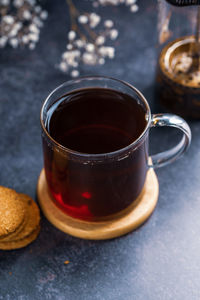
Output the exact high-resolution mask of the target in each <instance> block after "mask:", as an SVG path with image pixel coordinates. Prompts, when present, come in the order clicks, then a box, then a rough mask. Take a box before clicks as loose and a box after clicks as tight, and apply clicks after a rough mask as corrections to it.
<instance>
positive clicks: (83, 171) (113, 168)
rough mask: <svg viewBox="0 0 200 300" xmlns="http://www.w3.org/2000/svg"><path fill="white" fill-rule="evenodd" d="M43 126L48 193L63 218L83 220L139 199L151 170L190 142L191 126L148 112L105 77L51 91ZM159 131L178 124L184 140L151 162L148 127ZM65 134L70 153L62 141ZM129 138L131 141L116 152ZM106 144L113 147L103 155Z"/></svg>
mask: <svg viewBox="0 0 200 300" xmlns="http://www.w3.org/2000/svg"><path fill="white" fill-rule="evenodd" d="M63 109H64V115H62V110H63ZM135 112H136V113H135ZM56 120H57V121H56ZM56 122H57V123H58V122H60V123H59V126H60V127H56V126H57V124H56ZM54 123H55V124H54ZM66 124H67V125H66ZM54 125H55V126H54ZM41 126H42V141H43V153H44V169H45V175H46V181H47V184H48V188H49V192H50V195H51V196H52V199H53V201H54V202H55V204H56V205H57V206H58V207H59V208H60V209H62V210H63V211H64V212H65V213H66V214H68V215H70V216H72V217H75V218H78V219H82V220H87V221H98V220H102V219H104V218H108V217H109V218H112V216H115V215H116V214H118V213H120V212H122V211H123V210H124V209H126V208H127V207H128V206H129V205H131V204H132V203H133V202H134V201H136V199H137V198H138V196H139V195H140V194H141V192H142V189H143V186H144V183H145V178H146V174H147V171H148V169H149V168H157V167H161V166H164V165H166V164H168V163H171V162H173V161H174V160H175V159H177V158H178V157H180V155H181V154H183V153H184V152H185V151H186V149H187V148H188V146H189V145H190V141H191V131H190V128H189V126H188V125H187V123H186V122H185V121H184V120H183V119H182V118H180V117H179V116H176V115H172V114H156V115H151V111H150V108H149V104H148V102H147V100H146V99H145V97H144V96H143V95H142V94H141V93H140V91H138V90H137V89H136V88H135V87H133V86H132V85H130V84H128V83H126V82H124V81H120V80H117V79H113V78H108V77H98V76H97V77H94V76H93V77H83V78H79V79H75V80H71V81H68V82H66V83H64V84H62V85H61V86H59V87H58V88H56V89H55V90H54V91H53V92H52V93H51V94H50V95H49V96H48V97H47V99H46V101H45V102H44V104H43V106H42V110H41ZM66 126H67V127H66ZM157 126H159V127H160V126H161V127H162V126H171V127H176V128H178V129H180V130H181V131H182V133H183V137H182V140H181V141H180V143H179V144H177V145H176V146H175V147H174V148H172V149H170V150H167V151H165V152H162V153H159V154H156V155H153V156H151V161H150V160H149V152H148V145H149V130H150V128H151V127H157ZM54 127H55V128H54ZM65 127H66V128H65ZM77 128H78V129H77ZM65 130H66V132H65ZM77 130H78V131H77ZM79 131H80V132H79ZM85 131H87V133H85ZM77 132H78V133H77ZM127 132H128V133H127ZM134 132H136V133H137V134H136V135H135V136H134V134H135V133H134ZM108 133H109V134H110V135H108V136H106V134H108ZM91 134H92V135H91ZM65 135H66V142H67V143H68V142H69V145H70V147H69V148H68V147H66V145H68V144H63V142H62V138H63V136H65ZM121 136H122V139H121ZM90 137H92V138H93V140H92V141H91V140H90ZM126 137H127V139H128V138H129V137H130V138H129V139H128V142H127V141H126V142H125V144H123V143H122V144H120V143H119V144H118V147H116V149H115V144H116V143H118V142H119V140H120V139H121V140H123V141H124V140H126ZM105 140H106V142H105ZM121 140H120V141H121ZM70 143H71V144H70ZM106 143H108V144H109V143H110V144H109V146H108V145H106V147H107V148H106V147H105V149H108V150H107V151H105V153H104V146H105V144H106ZM126 143H128V144H126ZM73 145H75V146H73ZM80 145H81V146H80ZM95 145H98V147H99V151H98V148H97V149H96V148H95ZM79 146H80V151H79ZM81 147H82V148H81ZM88 147H89V148H88ZM112 147H114V148H112ZM100 148H102V149H100ZM82 149H86V150H85V151H83V150H82ZM88 149H89V150H88ZM90 149H91V150H90Z"/></svg>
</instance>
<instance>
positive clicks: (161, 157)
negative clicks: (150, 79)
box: [40, 75, 191, 168]
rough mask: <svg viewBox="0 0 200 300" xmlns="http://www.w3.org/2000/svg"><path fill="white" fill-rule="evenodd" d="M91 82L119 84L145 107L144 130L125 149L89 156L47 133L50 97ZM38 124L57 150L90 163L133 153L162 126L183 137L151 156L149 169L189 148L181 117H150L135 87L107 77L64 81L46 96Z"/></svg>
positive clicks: (189, 134) (167, 115)
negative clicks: (169, 147) (176, 129)
mask: <svg viewBox="0 0 200 300" xmlns="http://www.w3.org/2000/svg"><path fill="white" fill-rule="evenodd" d="M92 80H99V81H102V80H108V81H113V82H116V83H120V84H121V85H123V86H124V87H128V88H129V89H131V90H132V91H133V92H134V93H136V94H137V96H138V97H139V99H140V101H142V103H143V104H144V105H145V107H146V114H145V115H146V121H147V124H146V126H145V129H144V130H143V131H142V133H141V135H140V136H139V137H138V138H137V139H136V140H135V141H133V142H132V143H131V144H129V145H127V146H126V147H123V148H121V149H119V150H116V151H113V152H108V153H100V154H89V153H83V152H78V151H74V150H72V149H69V148H67V147H65V146H63V145H61V144H60V143H58V142H57V141H56V140H55V139H54V138H53V137H52V136H51V135H50V134H49V132H48V131H47V129H46V127H45V124H44V111H45V108H46V106H47V104H48V102H49V100H50V99H51V97H52V96H53V95H54V94H55V93H56V92H57V91H59V90H60V89H62V88H67V87H69V86H70V85H75V84H78V83H80V82H81V81H92ZM93 87H100V86H98V85H97V86H93ZM112 89H113V90H117V89H114V88H112ZM76 90H80V88H78V89H77V88H74V89H73V90H71V91H70V92H72V91H76ZM40 123H41V127H42V130H43V131H44V133H45V134H46V136H47V137H48V138H49V139H50V141H51V142H52V143H53V144H54V145H55V146H56V147H57V148H59V149H60V150H62V151H64V152H67V153H68V154H71V155H74V156H77V157H81V158H86V159H89V160H91V161H98V160H100V161H101V160H102V159H106V158H107V159H109V158H112V157H113V156H114V157H116V155H117V156H118V155H121V154H123V153H124V152H127V151H129V150H132V151H134V150H135V149H136V148H137V145H138V144H139V143H140V141H141V140H143V138H144V137H145V136H146V134H147V132H148V130H149V129H150V128H152V127H163V126H169V127H175V128H178V129H180V130H181V131H182V132H183V137H182V139H181V141H180V142H179V143H178V144H177V145H176V146H175V147H173V148H171V149H170V150H166V151H163V152H161V153H158V154H155V155H153V156H151V161H152V162H151V163H150V164H149V167H153V168H155V167H161V166H164V165H166V164H169V163H171V162H173V161H174V160H176V159H177V158H178V157H180V156H181V155H182V154H183V153H184V152H185V151H186V150H187V148H188V147H189V145H190V143H191V130H190V127H189V126H188V124H187V123H186V121H185V120H183V119H182V118H181V117H179V116H177V115H174V114H167V113H165V114H153V115H152V114H151V109H150V106H149V104H148V102H147V100H146V98H145V97H144V95H143V94H142V93H141V92H140V91H139V90H138V89H137V88H136V87H134V86H133V85H131V84H130V83H127V82H125V81H123V80H120V79H116V78H113V77H108V76H96V75H95V76H83V77H79V78H77V79H73V80H69V81H66V82H64V83H63V84H61V85H59V86H58V87H57V88H55V89H54V90H53V91H52V92H51V93H50V94H49V95H48V96H47V98H46V100H45V101H44V103H43V105H42V108H41V112H40Z"/></svg>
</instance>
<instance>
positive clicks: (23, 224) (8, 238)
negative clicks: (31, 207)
mask: <svg viewBox="0 0 200 300" xmlns="http://www.w3.org/2000/svg"><path fill="white" fill-rule="evenodd" d="M27 221H28V216H27V214H26V213H25V215H24V219H23V221H22V223H21V224H20V226H19V227H18V228H17V229H16V230H15V231H13V232H11V233H9V234H7V235H6V236H3V237H0V242H2V241H12V239H13V238H14V237H15V236H16V235H18V234H19V233H20V232H21V231H22V230H23V229H24V226H25V224H26V222H27Z"/></svg>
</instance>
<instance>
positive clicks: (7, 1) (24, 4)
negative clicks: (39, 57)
mask: <svg viewBox="0 0 200 300" xmlns="http://www.w3.org/2000/svg"><path fill="white" fill-rule="evenodd" d="M47 16H48V13H47V11H45V10H43V9H42V7H41V6H40V5H38V2H37V1H36V0H13V1H11V0H0V48H4V47H5V46H6V45H7V44H8V45H10V46H12V47H13V48H17V47H18V46H24V45H27V46H28V47H29V49H31V50H32V49H34V48H35V45H36V43H37V42H38V40H39V35H40V29H41V27H42V26H43V22H44V20H46V18H47Z"/></svg>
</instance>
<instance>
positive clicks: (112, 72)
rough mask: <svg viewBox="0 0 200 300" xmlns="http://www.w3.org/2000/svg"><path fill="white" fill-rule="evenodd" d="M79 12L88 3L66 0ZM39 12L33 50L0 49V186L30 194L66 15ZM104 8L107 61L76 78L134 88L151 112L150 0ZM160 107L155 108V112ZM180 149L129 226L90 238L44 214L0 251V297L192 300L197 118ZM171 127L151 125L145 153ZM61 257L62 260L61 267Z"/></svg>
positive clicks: (196, 256) (157, 146)
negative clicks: (140, 220)
mask: <svg viewBox="0 0 200 300" xmlns="http://www.w3.org/2000/svg"><path fill="white" fill-rule="evenodd" d="M76 2H77V5H78V6H79V7H80V8H83V6H84V5H85V8H88V9H89V7H91V6H90V3H89V1H82V0H80V1H76ZM46 8H47V10H48V11H49V18H48V20H47V22H46V23H45V26H44V28H43V29H42V31H41V39H40V42H39V44H38V45H37V47H36V50H35V51H29V50H26V49H22V50H13V49H11V48H9V47H7V48H5V49H3V50H0V64H1V69H0V138H1V143H0V166H1V172H0V185H4V186H8V187H11V188H14V189H16V190H17V191H18V192H23V193H27V194H29V195H30V196H32V197H33V198H35V199H36V185H37V179H38V175H39V173H40V170H41V168H42V165H43V158H42V151H41V139H40V123H39V113H40V107H41V104H42V102H43V100H44V99H45V97H46V96H47V95H48V93H49V92H50V91H51V90H52V89H53V88H55V87H56V86H57V85H59V84H60V83H62V82H64V81H66V80H68V79H69V76H67V75H64V74H62V73H61V72H60V71H59V70H58V69H56V68H55V65H56V63H58V62H59V59H60V56H61V53H62V52H63V51H64V48H65V45H66V38H67V30H68V28H69V17H68V13H67V6H66V4H65V1H64V0H62V1H61V0H60V1H53V0H49V1H48V2H46ZM102 12H103V13H104V16H105V18H106V17H107V18H109V16H110V14H111V13H112V17H113V18H114V20H115V22H116V24H117V28H118V29H119V31H120V37H119V39H118V42H117V43H118V45H117V49H116V50H117V53H116V57H115V59H114V60H110V61H108V62H107V63H106V64H105V65H104V66H102V67H90V68H89V67H86V66H85V67H83V68H82V75H88V74H93V73H95V74H105V75H109V76H113V77H116V78H119V79H124V80H126V81H128V82H130V83H132V84H134V85H135V86H136V87H137V88H139V89H140V90H141V91H142V92H143V93H144V95H145V96H146V97H147V99H148V101H149V102H150V105H151V108H152V111H153V112H157V111H158V110H160V108H159V106H158V104H157V102H156V99H155V98H154V74H155V67H156V55H157V48H156V17H157V12H156V1H154V0H150V1H149V0H146V1H145V0H141V1H139V11H138V12H137V13H135V14H132V13H130V12H129V11H128V9H127V8H125V7H122V6H121V7H112V8H102ZM162 111H164V110H162ZM190 125H191V129H192V134H193V142H192V145H191V147H190V150H189V151H188V152H187V153H186V155H185V156H184V157H183V158H182V159H180V160H178V161H177V162H175V163H174V164H172V165H169V166H167V167H164V168H162V169H159V170H157V171H156V172H157V175H158V178H159V183H160V196H159V201H158V205H157V207H156V210H155V212H154V213H153V215H152V216H151V218H150V219H149V220H148V221H147V222H146V223H145V224H144V225H143V226H142V227H141V228H139V229H138V230H136V231H134V232H132V233H130V234H128V235H126V236H123V237H121V238H117V239H113V240H109V241H101V242H93V241H87V240H80V239H77V238H73V237H71V236H68V235H66V234H64V233H62V232H61V231H59V230H57V229H56V228H54V227H53V226H52V225H51V224H50V223H49V222H48V221H47V220H46V219H45V217H44V216H42V221H41V223H42V224H41V225H42V228H41V233H40V235H39V237H38V239H37V240H36V241H35V242H34V243H33V244H31V245H29V246H28V247H26V248H24V249H21V250H16V251H0V299H2V300H4V299H5V300H16V299H20V300H25V299H37V300H39V299H59V300H61V299H88V300H90V299H91V300H96V299H100V300H103V299H105V300H109V299H112V300H120V299H126V300H132V299H137V300H140V299H142V300H144V299H145V300H146V299H152V300H156V299H162V300H164V299H166V300H169V299H173V300H174V299H176V300H179V299H182V300H183V299H187V300H188V299H200V218H199V214H200V193H199V192H200V178H199V174H200V134H199V132H200V122H198V121H195V122H194V121H193V122H190ZM177 139H178V137H177V132H176V130H172V129H166V130H164V129H162V130H158V129H153V131H152V134H151V140H152V142H151V152H158V151H160V150H161V149H166V148H167V147H170V146H171V145H174V144H175V143H176V142H177ZM65 260H69V261H70V263H69V264H68V265H65V264H64V261H65Z"/></svg>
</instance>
